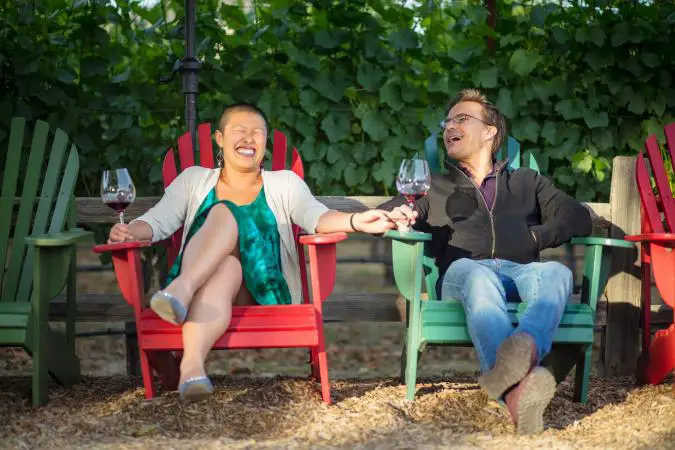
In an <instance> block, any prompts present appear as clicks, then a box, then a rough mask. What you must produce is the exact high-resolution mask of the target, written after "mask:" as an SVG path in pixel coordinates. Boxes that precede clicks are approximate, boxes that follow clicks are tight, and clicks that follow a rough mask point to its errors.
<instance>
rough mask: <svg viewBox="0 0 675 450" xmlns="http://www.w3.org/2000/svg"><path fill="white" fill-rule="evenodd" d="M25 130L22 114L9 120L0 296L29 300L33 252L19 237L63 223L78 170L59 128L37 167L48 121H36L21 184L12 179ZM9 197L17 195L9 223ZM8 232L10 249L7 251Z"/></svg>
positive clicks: (73, 153)
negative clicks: (15, 211)
mask: <svg viewBox="0 0 675 450" xmlns="http://www.w3.org/2000/svg"><path fill="white" fill-rule="evenodd" d="M25 135H26V121H25V120H24V119H22V118H15V119H13V120H12V126H11V135H10V140H9V151H8V154H7V158H6V164H5V180H4V183H3V190H2V201H0V204H1V206H0V211H2V212H3V214H2V215H1V216H0V222H2V223H1V224H0V264H2V265H3V267H6V272H4V273H3V274H0V286H1V288H2V290H1V291H0V298H1V299H2V300H3V301H29V300H30V296H31V292H32V288H33V285H32V283H33V258H34V257H33V250H32V248H31V247H29V246H27V245H26V243H25V238H26V236H28V235H31V234H41V233H46V232H52V233H56V232H60V231H63V230H64V229H66V228H67V223H68V221H69V219H70V217H69V213H70V212H72V210H71V205H72V200H73V192H74V189H75V182H76V179H77V172H78V170H79V162H78V155H77V149H76V147H75V146H72V147H71V148H70V151H66V150H67V148H68V141H69V139H68V136H67V135H66V134H65V133H64V132H63V131H62V130H60V129H57V130H56V131H55V133H54V139H53V143H52V147H51V151H50V153H49V158H48V161H47V165H46V170H43V168H44V166H45V153H46V148H47V145H48V140H49V125H48V124H47V123H46V122H43V121H38V122H36V124H35V128H34V130H33V137H32V143H31V146H30V150H29V151H28V152H25V154H27V161H26V169H25V175H24V176H22V177H21V178H20V180H21V181H22V183H18V181H19V177H18V175H19V173H20V172H21V164H20V163H21V154H22V150H23V145H24V137H25ZM64 161H65V164H64ZM40 182H42V185H41V187H40ZM19 184H20V186H19ZM19 187H21V189H19ZM38 190H39V192H38ZM38 194H39V195H38ZM15 197H19V198H20V202H19V210H18V213H17V215H16V223H15V225H14V226H13V227H12V225H11V223H12V219H13V214H12V213H13V207H10V208H9V209H8V208H7V206H6V205H7V204H8V203H14V198H15ZM36 203H37V205H36ZM12 228H13V231H14V232H13V233H11V229H12ZM10 235H11V236H12V247H11V252H10V251H8V247H9V236H10ZM3 275H4V277H3Z"/></svg>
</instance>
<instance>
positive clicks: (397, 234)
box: [384, 230, 431, 242]
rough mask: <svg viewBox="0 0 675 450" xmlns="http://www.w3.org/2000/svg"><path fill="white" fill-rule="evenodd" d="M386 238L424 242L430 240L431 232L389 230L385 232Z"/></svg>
mask: <svg viewBox="0 0 675 450" xmlns="http://www.w3.org/2000/svg"><path fill="white" fill-rule="evenodd" d="M384 237H385V238H389V239H394V240H397V241H409V242H422V241H430V240H431V234H430V233H423V232H421V231H393V230H390V231H387V232H386V233H384Z"/></svg>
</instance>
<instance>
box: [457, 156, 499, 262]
mask: <svg viewBox="0 0 675 450" xmlns="http://www.w3.org/2000/svg"><path fill="white" fill-rule="evenodd" d="M455 169H456V170H457V171H459V173H461V174H462V175H464V177H465V178H466V179H467V180H469V181H470V182H471V184H473V187H474V188H475V189H476V191H477V194H478V196H479V197H480V198H481V200H483V204H484V205H485V209H486V210H487V212H488V217H489V218H490V231H491V232H492V248H491V250H490V253H491V256H490V259H495V251H496V248H497V234H496V233H495V221H494V217H493V216H492V210H493V209H494V207H495V205H496V204H497V195H498V194H499V172H501V170H502V167H501V166H500V167H497V174H496V175H495V183H496V184H495V198H494V199H493V200H492V208H489V207H488V204H487V201H486V200H485V197H483V194H481V192H480V188H479V187H478V185H477V184H476V182H475V181H473V180H472V179H471V178H469V177H468V176H467V175H466V174H465V173H464V172H463V171H462V170H460V169H458V168H457V167H455Z"/></svg>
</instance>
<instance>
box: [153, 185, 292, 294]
mask: <svg viewBox="0 0 675 450" xmlns="http://www.w3.org/2000/svg"><path fill="white" fill-rule="evenodd" d="M218 203H223V204H225V205H226V206H227V207H228V208H229V209H230V211H232V214H233V215H234V218H235V220H236V221H237V226H238V227H239V253H240V262H241V268H242V271H243V275H244V282H245V283H246V287H247V288H248V290H249V292H250V293H251V295H252V296H253V299H254V300H255V301H256V303H258V304H260V305H286V304H290V303H291V293H290V291H289V290H288V285H287V284H286V280H285V279H284V276H283V272H282V270H281V255H280V250H279V248H280V247H279V245H280V241H279V240H280V238H279V230H278V229H277V221H276V218H275V217H274V213H272V210H271V209H270V207H269V206H268V205H267V201H266V200H265V189H264V188H263V189H260V193H259V194H258V196H257V197H256V199H255V200H254V201H253V202H252V203H249V204H248V205H242V206H238V205H235V204H234V203H232V202H231V201H229V200H218V197H217V195H216V188H215V187H214V188H213V189H211V190H210V191H209V193H208V195H207V196H206V198H205V199H204V201H203V202H202V204H201V206H200V207H199V210H198V211H197V215H196V217H195V220H194V221H193V222H192V225H191V226H190V230H189V231H188V234H187V237H186V239H185V245H186V246H187V244H188V242H190V239H191V238H192V236H194V235H195V233H196V232H197V231H199V229H200V228H201V227H202V225H203V224H204V221H205V220H206V217H207V216H208V214H209V211H210V210H211V208H212V207H213V206H214V205H217V204H218ZM182 260H183V252H182V251H181V252H180V254H179V255H178V257H177V258H176V260H175V261H174V263H173V266H171V269H170V270H169V274H168V276H167V279H166V283H165V286H166V285H168V284H169V283H170V282H171V281H173V279H174V278H176V277H177V276H178V274H179V273H180V269H181V262H182Z"/></svg>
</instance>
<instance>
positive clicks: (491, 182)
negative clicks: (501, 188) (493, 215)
mask: <svg viewBox="0 0 675 450" xmlns="http://www.w3.org/2000/svg"><path fill="white" fill-rule="evenodd" d="M457 166H458V167H459V169H460V170H461V171H462V172H464V173H465V174H466V176H467V177H469V178H470V179H471V180H472V181H474V182H475V179H474V176H473V174H472V173H471V171H470V170H469V169H467V168H466V167H464V166H462V165H461V164H458V165H457ZM478 191H480V193H481V195H482V196H483V198H484V199H485V203H486V204H487V207H488V209H489V210H492V206H493V205H494V202H495V194H496V193H497V163H495V162H493V163H492V170H491V171H490V173H488V174H487V175H486V176H485V179H484V180H483V182H482V183H481V184H480V186H478Z"/></svg>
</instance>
